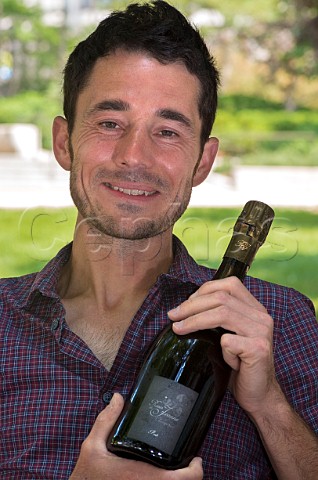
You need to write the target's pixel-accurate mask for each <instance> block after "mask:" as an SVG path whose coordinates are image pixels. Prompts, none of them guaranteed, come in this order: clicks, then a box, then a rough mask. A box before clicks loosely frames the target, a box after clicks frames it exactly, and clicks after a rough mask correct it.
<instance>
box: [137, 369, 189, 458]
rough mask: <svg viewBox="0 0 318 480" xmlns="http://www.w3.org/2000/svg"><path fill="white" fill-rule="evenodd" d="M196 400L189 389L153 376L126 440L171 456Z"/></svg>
mask: <svg viewBox="0 0 318 480" xmlns="http://www.w3.org/2000/svg"><path fill="white" fill-rule="evenodd" d="M197 397H198V393H197V392H195V391H194V390H191V388H188V387H185V386H184V385H181V384H180V383H177V382H175V381H173V380H170V379H168V378H164V377H159V376H155V377H154V378H153V380H152V382H151V384H150V386H149V389H148V391H147V393H146V395H145V398H144V399H143V401H142V403H141V406H140V408H139V410H138V414H137V415H136V417H135V419H134V421H133V423H132V425H131V427H130V429H129V432H128V436H129V437H130V438H134V439H135V440H139V441H142V442H144V443H147V444H148V445H151V446H153V447H156V448H158V449H159V450H162V451H163V452H165V453H167V454H169V455H171V454H172V452H173V450H174V447H175V444H176V442H177V440H178V438H179V437H180V434H181V432H182V430H183V427H184V425H185V423H186V421H187V419H188V417H189V415H190V412H191V410H192V408H193V406H194V404H195V402H196V399H197Z"/></svg>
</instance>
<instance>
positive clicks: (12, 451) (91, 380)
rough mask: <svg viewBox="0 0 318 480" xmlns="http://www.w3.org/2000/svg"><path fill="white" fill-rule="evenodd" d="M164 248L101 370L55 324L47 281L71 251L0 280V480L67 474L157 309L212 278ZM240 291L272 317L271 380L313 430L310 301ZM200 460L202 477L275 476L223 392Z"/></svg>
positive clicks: (59, 309)
mask: <svg viewBox="0 0 318 480" xmlns="http://www.w3.org/2000/svg"><path fill="white" fill-rule="evenodd" d="M174 241H175V259H174V263H173V265H172V266H171V269H170V271H169V273H168V274H164V275H161V276H160V277H159V278H158V281H157V282H156V284H155V285H154V286H153V287H152V289H151V290H150V292H149V294H148V296H147V298H146V300H145V301H144V304H143V305H142V307H141V308H140V309H139V311H138V312H137V313H136V315H135V317H134V319H133V320H132V322H131V325H130V327H129V329H128V331H127V333H126V335H125V338H124V340H123V342H122V344H121V346H120V349H119V351H118V354H117V357H116V359H115V362H114V364H113V367H112V368H111V370H110V371H107V370H106V369H105V367H104V366H103V365H102V364H101V363H100V362H99V361H98V359H97V358H96V357H95V356H94V355H93V353H92V352H91V350H90V349H89V348H88V346H87V345H86V344H85V343H84V342H83V341H82V340H81V339H80V338H79V337H77V336H76V335H75V334H74V333H73V332H72V331H71V330H70V329H69V328H68V326H67V324H66V322H65V319H64V309H63V306H62V304H61V301H60V299H59V297H58V295H57V293H56V284H57V280H58V277H59V274H60V270H61V267H62V266H63V265H64V264H65V262H67V260H68V258H69V255H70V251H71V245H69V246H67V247H65V248H64V249H62V250H61V251H60V253H59V254H58V255H57V256H56V257H55V258H54V259H53V260H51V262H50V263H49V264H48V265H47V266H46V267H45V268H44V269H43V270H42V271H41V272H40V273H37V274H30V275H26V276H23V277H19V278H12V279H3V280H1V281H0V298H1V300H0V319H1V321H0V330H1V333H0V350H1V385H0V392H1V393H0V394H1V398H0V431H1V434H0V435H1V439H0V477H1V478H4V479H6V480H10V479H14V480H18V479H45V480H48V479H67V478H68V477H69V475H70V474H71V472H72V470H73V468H74V465H75V463H76V460H77V458H78V455H79V450H80V446H81V443H82V441H83V440H84V438H85V437H86V436H87V435H88V433H89V431H90V429H91V427H92V425H93V423H94V420H95V418H96V416H97V414H98V413H99V412H100V411H101V410H102V409H103V408H104V407H105V405H106V404H107V403H108V402H109V400H110V398H111V396H112V394H113V393H114V392H120V393H121V394H122V395H124V396H126V395H127V393H128V392H129V390H130V388H131V386H132V384H133V381H134V379H135V377H136V375H137V372H138V370H139V368H140V365H141V363H142V360H143V357H144V355H145V351H146V350H147V348H148V346H149V345H150V344H151V342H152V340H153V338H154V336H155V335H156V334H157V333H158V332H159V331H160V330H161V329H162V328H163V327H164V325H165V324H166V323H167V322H168V318H167V311H168V310H169V309H170V308H172V307H174V306H176V305H178V304H179V303H180V302H182V301H183V300H185V299H186V298H187V297H188V296H189V294H191V293H192V292H193V291H194V290H195V289H196V288H197V287H198V286H199V285H201V284H202V283H203V282H205V281H207V280H211V278H212V277H213V271H212V270H210V269H208V268H206V267H202V266H199V265H197V264H196V263H195V262H194V260H193V259H192V258H191V257H190V256H189V255H188V253H187V252H186V250H185V248H184V247H183V245H182V244H181V243H180V242H179V241H178V240H176V239H175V240H174ZM245 284H246V286H247V287H248V288H249V289H250V291H251V292H252V293H253V294H254V295H255V296H256V297H257V298H258V299H259V300H260V302H262V303H263V304H264V305H265V306H266V308H267V309H268V311H269V313H270V314H271V315H272V317H273V318H274V321H275V330H274V353H275V366H276V372H277V376H278V380H279V382H280V384H281V386H282V388H283V390H284V391H285V393H286V395H287V397H288V399H289V400H290V402H291V403H292V404H293V406H294V408H295V409H296V410H297V411H298V412H299V413H300V414H301V415H302V416H303V418H304V419H305V420H306V421H307V422H308V424H309V425H311V426H312V428H313V429H314V430H315V431H316V432H317V433H318V382H317V369H318V348H317V345H318V324H317V322H316V318H315V315H314V311H313V308H312V305H311V302H310V301H309V300H308V299H307V298H305V297H304V296H302V295H301V294H299V293H297V292H295V291H294V290H292V289H287V288H284V287H281V286H277V285H273V284H270V283H267V282H262V281H260V280H257V279H253V278H251V277H247V279H246V281H245ZM200 454H201V455H202V457H203V461H204V471H205V477H204V478H205V479H208V480H212V479H213V480H218V479H219V480H243V479H244V480H248V479H251V480H252V479H253V480H256V479H264V480H265V479H266V480H268V479H274V478H276V477H275V474H274V472H273V470H272V467H271V465H270V463H269V461H268V459H267V456H266V453H265V450H264V448H263V446H262V442H261V440H260V438H259V436H258V434H257V431H256V428H255V426H254V425H253V423H252V422H251V421H250V420H249V419H248V417H247V415H246V414H245V413H244V411H243V410H242V409H241V408H240V407H239V406H238V404H237V403H236V402H235V400H234V398H233V397H232V396H231V394H230V393H229V392H228V393H227V394H226V396H225V398H224V400H223V402H222V404H221V406H220V408H219V411H218V413H217V416H216V418H215V420H214V422H213V424H212V425H211V427H210V430H209V432H208V434H207V436H206V439H205V441H204V444H203V446H202V449H201V451H200ZM92 480H93V479H92Z"/></svg>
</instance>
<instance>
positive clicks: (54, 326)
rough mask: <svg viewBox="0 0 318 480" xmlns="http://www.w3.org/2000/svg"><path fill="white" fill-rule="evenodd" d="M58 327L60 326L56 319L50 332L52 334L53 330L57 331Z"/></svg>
mask: <svg viewBox="0 0 318 480" xmlns="http://www.w3.org/2000/svg"><path fill="white" fill-rule="evenodd" d="M59 325H60V322H59V320H58V318H55V319H54V320H53V322H52V324H51V330H52V332H54V331H55V330H57V329H58V328H59Z"/></svg>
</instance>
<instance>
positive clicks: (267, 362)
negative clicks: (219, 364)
mask: <svg viewBox="0 0 318 480" xmlns="http://www.w3.org/2000/svg"><path fill="white" fill-rule="evenodd" d="M221 346H222V352H223V357H224V360H225V361H226V362H227V363H228V364H229V365H230V366H231V367H232V368H233V369H234V370H236V371H238V370H239V369H240V368H241V366H242V365H243V364H244V368H245V367H246V368H248V369H249V370H256V369H257V371H258V373H260V372H261V370H262V368H261V369H260V365H263V366H264V368H263V372H262V373H265V372H266V371H268V369H270V370H272V368H273V358H272V357H273V355H272V344H271V342H270V341H269V340H268V339H266V338H253V339H251V338H247V337H243V336H240V335H228V334H225V335H223V336H222V338H221Z"/></svg>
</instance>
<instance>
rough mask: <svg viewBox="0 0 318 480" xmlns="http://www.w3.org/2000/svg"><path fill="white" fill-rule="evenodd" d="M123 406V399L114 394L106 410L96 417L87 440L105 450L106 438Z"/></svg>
mask: <svg viewBox="0 0 318 480" xmlns="http://www.w3.org/2000/svg"><path fill="white" fill-rule="evenodd" d="M123 406H124V399H123V397H122V396H121V395H120V394H119V393H115V394H114V395H113V397H112V399H111V401H110V403H109V405H107V407H106V408H104V410H102V411H101V412H100V414H99V415H98V416H97V418H96V420H95V423H94V425H93V427H92V429H91V431H90V434H89V436H88V437H87V440H89V441H91V442H92V443H94V444H95V445H96V446H100V447H102V448H103V450H105V441H106V439H107V438H108V436H109V434H110V432H111V430H112V428H113V426H114V425H115V422H116V420H117V418H118V417H119V415H120V412H121V411H122V409H123Z"/></svg>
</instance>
